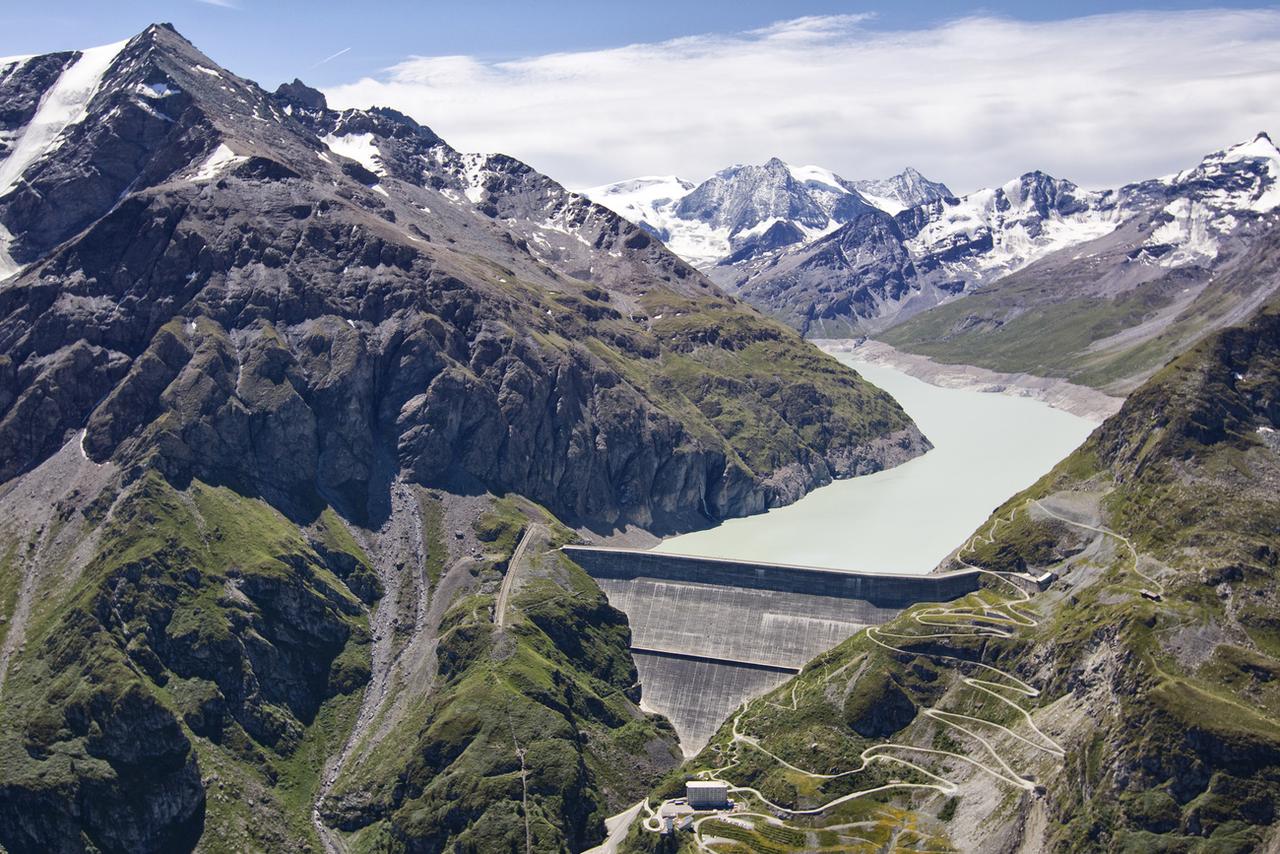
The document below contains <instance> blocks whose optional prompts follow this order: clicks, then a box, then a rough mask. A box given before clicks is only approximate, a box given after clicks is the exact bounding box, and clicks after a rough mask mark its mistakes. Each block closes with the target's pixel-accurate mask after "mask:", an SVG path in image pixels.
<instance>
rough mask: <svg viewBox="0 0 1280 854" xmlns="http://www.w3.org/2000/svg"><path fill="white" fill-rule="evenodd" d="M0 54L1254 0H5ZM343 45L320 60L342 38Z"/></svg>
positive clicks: (441, 41)
mask: <svg viewBox="0 0 1280 854" xmlns="http://www.w3.org/2000/svg"><path fill="white" fill-rule="evenodd" d="M3 5H5V6H14V7H17V8H7V9H4V10H3V11H2V12H0V17H3V20H4V24H5V25H4V26H3V27H2V28H0V56H6V55H10V54H19V53H45V52H49V51H53V50H64V49H67V48H77V47H88V46H91V45H96V44H106V43H108V42H113V41H118V40H119V39H122V38H126V37H127V36H130V35H133V34H134V33H137V32H139V31H141V30H142V29H144V28H145V27H146V26H147V25H148V24H150V23H155V22H157V21H170V22H172V23H173V24H174V25H175V26H176V27H177V28H178V30H179V32H181V33H182V34H183V35H185V36H186V37H187V38H188V39H190V40H191V41H193V42H194V43H195V44H196V45H197V46H198V47H200V48H201V49H202V50H204V51H205V52H206V53H207V54H209V55H210V56H211V57H213V58H214V59H216V60H218V61H219V62H220V63H221V64H222V65H224V66H225V67H227V68H230V69H232V70H234V71H235V72H237V73H238V74H240V75H242V76H245V77H249V78H252V79H254V80H257V81H258V82H259V83H262V84H264V85H268V86H269V87H271V88H274V87H275V85H276V84H278V83H280V82H283V81H286V80H292V79H293V78H294V77H302V78H303V79H305V80H306V81H307V82H309V83H312V84H313V85H316V86H329V85H334V84H338V83H343V82H346V81H349V80H351V79H354V78H357V77H362V76H365V75H373V74H376V73H377V72H378V71H379V70H380V69H383V68H386V67H387V66H390V65H393V64H395V63H397V62H399V61H401V60H403V59H404V58H406V57H408V56H411V55H421V56H435V55H448V54H467V55H470V56H476V57H479V58H483V59H491V60H493V59H514V58H519V57H523V56H530V55H537V54H545V53H552V52H558V51H577V50H585V49H598V48H607V47H616V46H620V45H626V44H631V43H635V42H655V41H664V40H667V39H672V38H677V37H680V36H691V35H700V34H706V33H716V32H737V31H742V30H750V29H754V28H757V27H763V26H766V25H768V24H770V23H773V22H775V21H780V20H785V19H792V18H799V17H803V16H808V15H834V14H864V13H871V14H873V15H874V18H873V19H872V20H870V21H869V22H868V24H867V26H869V27H870V28H873V29H883V30H904V29H923V28H928V27H932V26H934V25H937V24H939V23H943V22H945V21H948V20H952V19H955V18H959V17H965V16H969V15H973V14H990V15H1002V16H1009V17H1013V18H1018V19H1021V20H1031V21H1034V20H1053V19H1062V18H1070V17H1078V16H1081V15H1090V14H1098V13H1103V12H1116V11H1119V10H1121V9H1163V10H1179V9H1196V8H1203V7H1205V6H1213V7H1216V8H1256V7H1264V6H1267V5H1274V4H1265V3H1257V2H1216V3H1207V2H1205V0H1199V2H1197V0H1163V2H1134V3H1123V2H1121V3H1116V2H1104V0H1076V2H1070V3H1064V2H1053V0H1041V2H1025V0H1019V1H1015V2H1010V0H1003V2H1001V0H997V2H982V3H966V2H938V0H898V2H888V3H886V2H878V3H857V2H852V3H851V2H836V1H835V0H643V2H637V1H636V0H628V2H617V0H453V2H442V0H418V2H411V0H395V2H363V3H361V2H352V0H342V2H329V0H318V2H317V0H312V2H299V0H218V2H209V0H164V2H144V0H107V1H106V2H103V1H102V0H79V2H71V0H42V2H38V3H22V4H21V5H20V6H19V4H16V3H14V4H8V3H6V4H3ZM346 48H350V50H349V51H347V52H346V53H344V54H342V55H341V56H339V57H336V58H335V59H333V60H331V61H329V62H328V63H324V64H322V65H318V64H317V63H320V62H321V60H323V59H325V58H326V57H329V56H332V55H333V54H334V53H336V52H338V51H341V50H343V49H346Z"/></svg>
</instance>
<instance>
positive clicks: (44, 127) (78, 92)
mask: <svg viewBox="0 0 1280 854" xmlns="http://www.w3.org/2000/svg"><path fill="white" fill-rule="evenodd" d="M126 44H128V42H127V41H122V42H116V43H115V44H109V45H104V46H103V47H95V48H90V49H89V50H86V51H84V53H82V54H81V55H80V58H79V59H77V60H76V61H75V63H74V64H73V65H72V66H71V67H70V68H68V69H66V70H65V71H63V72H62V74H61V75H59V76H58V80H57V82H55V83H54V84H53V85H52V86H51V87H49V91H48V92H46V93H45V94H44V97H43V98H41V99H40V106H39V107H38V108H37V109H36V114H35V115H34V116H32V118H31V121H30V122H29V123H28V124H27V126H26V127H25V128H23V130H22V135H21V136H20V137H18V139H17V142H16V144H15V145H14V147H13V150H12V151H11V152H10V153H9V156H8V157H6V158H5V159H4V161H3V162H0V196H3V195H5V194H6V193H8V192H9V191H10V190H12V189H13V187H14V185H16V184H17V183H18V179H19V178H21V177H22V175H23V173H24V172H26V171H27V169H28V168H29V167H30V166H31V165H32V164H33V163H35V162H36V161H38V160H40V159H41V158H43V157H46V156H48V155H49V154H51V153H52V152H54V151H57V149H58V146H59V145H60V144H61V141H62V134H63V132H64V131H66V129H67V128H69V127H73V126H75V125H76V124H78V123H79V122H80V120H81V119H83V118H84V116H85V111H86V110H87V109H88V106H89V102H90V101H91V100H93V96H94V95H95V94H97V91H98V87H99V86H100V85H101V84H102V76H103V75H104V74H106V73H107V69H108V68H109V67H110V66H111V63H112V62H113V61H114V60H115V58H116V57H117V56H118V55H119V54H120V51H121V50H123V49H124V46H125V45H126Z"/></svg>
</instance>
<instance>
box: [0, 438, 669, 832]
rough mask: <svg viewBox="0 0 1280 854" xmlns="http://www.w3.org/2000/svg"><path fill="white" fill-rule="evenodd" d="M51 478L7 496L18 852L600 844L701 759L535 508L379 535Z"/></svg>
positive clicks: (481, 505)
mask: <svg viewBox="0 0 1280 854" xmlns="http://www.w3.org/2000/svg"><path fill="white" fill-rule="evenodd" d="M50 465H53V466H62V467H64V468H65V469H68V470H76V471H78V474H77V475H76V476H75V477H74V483H73V485H71V486H70V487H69V488H63V487H59V486H57V481H56V480H55V479H53V478H51V477H50V478H45V479H41V480H37V479H34V478H26V479H24V481H23V483H22V486H23V487H25V489H23V490H21V491H19V490H13V489H10V490H8V491H6V492H4V493H0V502H3V504H4V510H5V520H4V522H3V523H0V533H3V537H4V539H3V542H4V543H5V544H6V549H5V551H4V553H3V563H2V564H0V568H2V569H3V576H2V577H3V580H4V584H5V587H4V590H3V594H4V596H3V600H0V601H2V604H3V611H2V612H0V616H3V618H4V619H3V621H2V622H0V628H2V629H3V630H5V632H6V635H5V637H4V644H3V647H2V649H3V656H4V658H3V664H4V676H5V678H4V682H3V689H2V692H0V724H2V726H0V843H2V845H3V848H4V850H7V851H11V852H20V851H49V852H80V851H160V850H163V851H172V850H191V849H194V850H198V851H208V852H245V851H281V850H297V851H304V850H311V851H322V850H330V851H343V850H345V851H353V852H359V851H418V850H474V851H492V850H513V849H516V848H519V847H521V846H523V845H524V842H525V839H526V838H528V839H531V840H532V841H533V844H534V845H536V849H535V850H539V851H566V852H567V851H576V850H579V849H581V848H583V847H586V846H588V845H589V844H590V843H592V842H593V840H596V839H598V838H599V837H600V836H601V834H602V833H603V824H602V819H603V818H604V817H605V816H607V815H610V814H612V813H613V812H615V811H617V810H618V809H620V808H621V807H622V806H623V805H625V804H627V803H630V802H632V801H634V800H635V799H636V798H638V797H639V795H640V794H641V793H642V792H643V791H644V790H645V789H646V788H647V787H648V786H649V785H651V784H652V783H653V781H654V780H655V779H656V776H657V775H658V774H660V773H661V772H663V771H665V770H667V769H669V768H670V767H671V766H672V765H673V764H674V763H675V762H676V761H677V757H678V755H679V754H678V749H677V746H676V739H675V735H674V733H673V732H672V731H671V729H670V727H669V725H667V724H666V723H665V721H662V720H661V719H656V718H652V717H649V716H646V715H644V714H643V713H641V712H640V711H639V709H638V708H637V707H636V704H635V700H636V699H637V698H638V696H639V695H638V693H637V686H636V672H635V667H634V664H633V663H632V661H631V658H630V654H629V652H628V643H629V638H630V632H629V630H628V628H627V625H626V621H625V618H624V617H623V615H622V614H621V613H620V612H618V611H615V610H614V609H612V608H610V607H609V606H608V604H607V603H606V602H605V600H604V597H603V595H602V594H601V593H600V591H599V589H598V588H597V587H596V586H595V585H594V583H593V582H592V581H591V580H590V579H589V578H588V577H587V576H586V574H585V573H583V572H582V571H581V570H580V569H578V568H577V567H576V566H574V565H573V564H572V563H570V562H569V561H568V560H566V559H565V558H564V557H563V556H561V555H560V553H559V552H558V551H554V548H555V547H556V546H558V545H559V544H561V543H563V542H565V541H566V540H567V539H570V538H572V537H573V536H574V535H573V534H572V533H571V532H569V531H568V530H567V529H565V528H563V527H562V526H560V525H559V524H558V523H556V522H555V520H554V519H552V518H551V517H550V516H549V515H547V514H546V513H545V512H544V511H542V510H540V509H539V508H537V507H536V506H534V505H532V504H530V503H528V502H526V501H523V500H518V499H514V498H506V499H495V498H493V497H483V496H481V497H471V498H465V497H461V496H450V495H447V494H444V493H437V492H430V491H427V490H418V489H412V490H408V491H406V492H405V496H406V497H408V498H411V499H413V500H411V501H408V502H406V503H405V504H404V505H403V507H401V508H400V509H398V510H397V514H396V520H395V523H394V524H393V525H392V526H390V527H389V528H388V529H385V530H382V531H369V530H365V529H360V528H358V527H355V526H352V525H350V523H347V522H345V521H344V520H342V519H341V518H339V517H338V516H337V515H336V514H335V513H333V512H332V511H330V510H325V511H324V512H322V513H320V514H318V515H317V516H316V517H315V518H314V519H312V520H310V521H309V522H308V523H306V524H299V523H297V522H296V521H291V520H290V519H288V518H287V517H285V516H283V515H282V514H280V513H279V512H278V511H276V510H274V509H272V508H271V507H270V506H269V505H267V504H266V503H264V502H262V501H261V500H257V499H250V498H245V497H243V496H240V495H237V494H236V493H234V492H233V491H231V490H229V489H227V488H225V487H215V486H210V485H208V484H205V483H202V482H200V481H193V482H191V483H190V484H188V485H186V486H185V488H181V489H179V488H176V487H175V486H173V485H172V484H170V483H168V482H167V481H165V479H164V478H162V477H160V476H159V475H157V474H155V473H149V474H146V475H144V476H143V477H142V478H141V479H139V480H137V481H135V482H133V483H130V484H126V485H123V486H121V485H120V484H119V482H118V480H116V475H117V474H118V472H113V471H112V469H113V467H111V466H102V467H99V466H95V465H94V464H92V463H90V462H88V461H86V460H84V458H83V456H82V455H81V454H80V452H79V450H78V449H77V448H75V447H74V446H69V447H68V448H66V449H64V451H63V452H60V454H59V455H57V456H55V458H54V459H53V460H51V461H50V462H49V463H46V466H44V467H42V469H41V470H38V471H37V472H36V474H37V475H50V474H51V472H49V471H48V470H47V469H48V467H49V466H50ZM41 487H44V488H47V489H50V490H51V492H50V493H49V494H46V495H39V496H35V497H36V498H38V499H40V501H41V506H45V505H46V504H47V506H48V508H49V509H48V511H47V513H45V514H44V515H43V516H41V517H39V518H32V517H31V516H30V515H29V514H28V513H27V512H25V511H24V506H25V505H27V503H28V502H29V501H30V500H31V499H32V497H33V496H32V495H31V493H30V492H29V490H32V489H39V488H41ZM46 499H47V500H46ZM20 523H21V524H25V525H27V526H29V527H28V528H27V530H33V531H34V533H32V534H30V535H29V536H24V535H23V533H22V531H23V528H22V527H20ZM464 524H465V525H468V527H467V528H466V529H465V530H457V529H456V528H455V526H459V525H464ZM408 531H412V532H413V535H412V536H413V539H412V540H408V539H406V537H405V536H403V535H405V534H406V532H408ZM522 541H523V543H524V548H523V549H521V550H520V554H519V556H518V557H519V560H518V562H517V563H515V564H513V563H512V559H513V556H515V555H516V551H517V546H518V545H519V544H520V543H521V542H522ZM379 561H382V565H384V566H385V564H387V563H390V564H393V565H397V564H398V566H399V571H397V572H390V573H382V574H381V575H380V574H379V572H378V571H377V569H378V567H379V565H380V564H379ZM507 573H518V576H517V575H512V583H511V584H509V585H507V588H508V594H509V595H508V596H507V598H506V608H505V613H504V615H503V617H504V618H503V620H502V622H501V625H500V624H499V620H498V615H497V613H496V612H495V608H496V604H497V601H498V598H499V593H500V585H501V584H502V581H503V579H504V577H505V575H506V574H507Z"/></svg>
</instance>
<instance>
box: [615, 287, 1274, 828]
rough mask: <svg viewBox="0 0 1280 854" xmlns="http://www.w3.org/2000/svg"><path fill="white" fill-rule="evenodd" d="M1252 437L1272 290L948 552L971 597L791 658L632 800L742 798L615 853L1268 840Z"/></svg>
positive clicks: (1269, 566)
mask: <svg viewBox="0 0 1280 854" xmlns="http://www.w3.org/2000/svg"><path fill="white" fill-rule="evenodd" d="M1277 429H1280V303H1277V302H1275V301H1273V302H1271V303H1270V304H1268V306H1266V307H1264V308H1262V309H1261V310H1260V311H1258V312H1257V313H1256V314H1255V315H1254V316H1253V317H1252V318H1251V319H1250V320H1249V321H1248V322H1247V323H1244V324H1242V325H1240V326H1235V327H1231V328H1228V329H1226V330H1223V331H1221V332H1218V333H1215V334H1213V335H1211V336H1210V337H1208V338H1207V339H1205V340H1204V341H1202V342H1201V343H1200V344H1198V345H1196V346H1195V347H1194V348H1193V349H1191V350H1190V351H1189V352H1187V353H1185V354H1184V355H1182V356H1181V357H1179V358H1178V359H1176V360H1175V361H1174V362H1172V363H1171V364H1170V365H1168V366H1167V367H1165V368H1164V369H1163V370H1161V371H1160V372H1158V373H1157V374H1156V375H1155V376H1154V377H1153V378H1152V379H1151V380H1149V381H1148V382H1146V383H1145V384H1143V386H1142V387H1141V388H1139V389H1138V390H1137V391H1135V392H1134V393H1133V394H1132V395H1131V396H1130V397H1129V399H1128V400H1127V401H1126V403H1125V404H1124V406H1123V408H1122V409H1121V411H1120V412H1119V413H1118V414H1116V415H1115V416H1113V417H1112V418H1110V419H1108V420H1107V421H1106V422H1105V423H1104V424H1103V425H1102V426H1101V427H1100V428H1099V429H1098V430H1097V431H1096V432H1095V433H1094V434H1093V436H1092V437H1091V438H1090V439H1089V440H1088V442H1086V444H1085V445H1084V446H1082V447H1081V448H1080V449H1079V450H1078V451H1076V452H1075V453H1074V454H1072V456H1070V457H1069V458H1068V459H1066V460H1065V461H1064V462H1063V463H1062V464H1060V465H1059V466H1058V467H1057V468H1056V469H1055V470H1054V471H1053V472H1051V473H1050V474H1048V475H1046V476H1045V477H1044V478H1043V479H1042V480H1041V481H1040V482H1038V483H1037V484H1035V485H1034V486H1033V487H1031V488H1030V489H1029V490H1027V491H1026V492H1024V493H1023V494H1021V495H1019V496H1016V497H1015V498H1013V499H1011V500H1010V501H1009V502H1008V503H1006V504H1005V505H1004V506H1003V507H1001V508H999V509H998V510H997V511H996V513H995V515H993V517H992V519H991V521H990V522H988V523H987V524H986V525H984V526H983V528H982V529H981V530H980V531H979V532H978V533H977V534H975V535H974V537H973V538H972V539H971V540H970V541H969V542H968V543H966V544H965V545H964V546H963V547H962V548H960V549H959V550H958V551H957V552H956V554H955V555H954V557H953V559H952V560H951V563H952V564H954V565H964V566H975V567H980V568H983V569H985V570H987V571H988V572H989V573H990V581H989V584H988V585H987V586H986V588H985V589H984V590H983V591H981V592H980V593H978V594H975V595H973V596H970V597H968V598H966V599H963V600H959V601H957V602H953V603H948V604H945V605H938V606H922V607H918V608H915V609H912V610H911V611H908V612H906V613H905V614H904V615H903V616H902V617H901V618H899V619H898V620H896V621H894V622H891V623H889V624H887V625H884V626H882V627H878V628H873V629H870V630H868V631H866V632H863V633H861V634H859V635H856V636H854V637H853V638H851V639H849V640H848V641H847V642H845V643H844V644H843V645H841V646H840V647H838V648H836V649H834V650H832V651H831V652H829V653H827V654H826V655H823V656H820V657H819V658H817V659H815V660H814V661H813V662H811V663H810V664H809V665H808V666H806V668H805V669H804V671H803V672H802V673H801V674H800V675H799V676H798V677H796V678H795V679H794V680H792V681H791V682H789V683H787V684H784V685H783V686H781V687H780V688H779V689H777V690H776V691H775V692H773V693H772V694H770V695H768V696H766V697H764V698H762V699H760V700H757V701H755V702H753V703H750V704H748V705H747V706H746V707H745V708H744V709H743V710H742V711H741V712H740V713H739V714H738V715H736V716H735V717H734V718H733V719H732V721H730V722H729V723H728V724H726V726H725V727H724V728H722V730H721V731H720V733H719V734H718V735H717V736H716V737H715V738H714V739H713V740H712V743H711V744H710V745H709V746H708V748H707V749H706V750H705V751H703V752H702V754H700V755H699V756H698V757H697V758H696V759H695V760H693V761H692V762H690V763H688V764H687V765H686V766H685V767H684V768H682V769H680V770H679V771H678V772H676V773H674V774H672V775H670V776H669V777H668V779H667V782H666V783H665V784H664V785H663V786H661V787H659V788H658V789H657V790H655V792H654V793H653V794H652V795H651V797H650V800H649V805H648V806H649V809H650V810H656V809H657V802H658V801H660V800H661V799H663V798H665V797H673V796H675V795H676V794H677V793H679V792H680V788H681V786H682V783H683V781H684V779H686V778H687V777H688V776H689V775H700V776H704V777H709V778H716V779H723V780H727V781H729V782H730V783H731V784H732V785H733V786H734V787H735V788H734V789H733V790H732V791H733V796H734V797H735V798H737V799H739V800H740V801H741V802H742V803H743V804H744V806H745V809H744V810H743V811H741V812H739V813H737V814H734V815H732V816H729V817H727V818H725V817H715V816H713V815H709V814H705V815H703V816H701V817H698V818H696V819H695V823H694V827H693V829H692V830H691V831H682V832H680V833H678V834H676V835H675V836H673V837H672V836H662V835H660V834H658V833H656V832H653V831H654V829H656V827H657V824H658V822H657V820H656V817H651V818H649V819H648V820H647V822H646V821H643V820H642V821H641V822H639V823H637V825H636V826H635V827H633V828H632V830H631V832H630V836H629V837H628V842H627V845H628V846H629V850H633V851H653V850H665V851H674V850H707V851H718V852H731V851H800V850H804V851H815V850H817V851H837V850H839V851H848V850H867V851H872V850H885V848H886V847H891V848H894V849H895V850H934V851H936V850H951V849H958V850H1008V851H1014V850H1026V851H1039V850H1054V851H1081V850H1099V851H1102V850H1106V851H1260V850H1271V848H1272V847H1273V846H1275V845H1276V844H1277V843H1278V842H1280V830H1277V819H1278V818H1280V815H1278V814H1277V807H1278V806H1280V804H1278V803H1277V801H1278V800H1280V795H1278V793H1280V688H1278V687H1277V686H1278V685H1280V681H1278V680H1277V677H1278V676H1280V623H1278V622H1277V618H1276V614H1277V613H1280V608H1278V605H1280V586H1278V585H1277V573H1278V572H1280V527H1277V519H1280V489H1278V488H1277V487H1278V486H1280V441H1277V436H1278V435H1280V433H1277ZM1046 572H1050V573H1053V575H1052V576H1049V577H1048V578H1044V579H1041V580H1040V582H1039V583H1037V582H1036V581H1035V580H1034V579H1036V578H1038V577H1039V576H1041V575H1042V574H1043V573H1046ZM1043 585H1047V586H1046V587H1045V589H1043V590H1041V589H1040V587H1041V586H1043ZM646 825H647V826H646ZM699 846H701V848H699Z"/></svg>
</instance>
